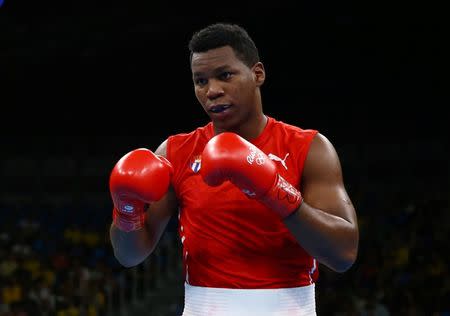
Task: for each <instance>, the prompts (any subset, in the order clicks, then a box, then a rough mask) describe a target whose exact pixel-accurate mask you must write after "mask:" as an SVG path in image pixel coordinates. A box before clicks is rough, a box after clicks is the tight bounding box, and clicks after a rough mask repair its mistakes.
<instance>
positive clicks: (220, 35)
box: [189, 23, 259, 68]
mask: <svg viewBox="0 0 450 316" xmlns="http://www.w3.org/2000/svg"><path fill="white" fill-rule="evenodd" d="M224 46H230V47H231V48H232V49H233V51H234V53H235V55H236V57H237V58H239V59H240V60H241V61H242V62H243V63H244V64H246V65H247V66H248V67H249V68H251V67H252V66H253V65H254V64H256V63H257V62H259V53H258V49H257V48H256V45H255V43H254V42H253V40H252V39H251V37H250V36H249V35H248V33H247V31H246V30H245V29H243V28H242V27H241V26H239V25H236V24H227V23H216V24H212V25H209V26H207V27H205V28H204V29H202V30H200V31H198V32H197V33H195V34H194V35H193V36H192V38H191V41H190V42H189V50H190V52H191V54H190V58H191V60H192V55H193V54H194V53H203V52H206V51H208V50H210V49H214V48H219V47H224Z"/></svg>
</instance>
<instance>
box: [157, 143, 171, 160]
mask: <svg viewBox="0 0 450 316" xmlns="http://www.w3.org/2000/svg"><path fill="white" fill-rule="evenodd" d="M167 141H168V139H166V140H164V141H163V142H162V143H161V144H160V145H159V146H158V148H156V150H155V154H156V155H159V156H163V157H164V158H167Z"/></svg>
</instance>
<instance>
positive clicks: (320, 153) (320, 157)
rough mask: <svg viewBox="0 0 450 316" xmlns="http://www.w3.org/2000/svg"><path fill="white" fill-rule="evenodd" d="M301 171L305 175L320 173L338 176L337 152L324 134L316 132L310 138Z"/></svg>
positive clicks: (339, 167) (339, 170) (339, 169)
mask: <svg viewBox="0 0 450 316" xmlns="http://www.w3.org/2000/svg"><path fill="white" fill-rule="evenodd" d="M303 173H304V176H306V177H309V176H311V175H314V176H315V177H317V176H318V175H321V174H322V175H326V174H328V175H335V176H340V173H341V165H340V161H339V157H338V154H337V152H336V149H335V147H334V145H333V144H332V143H331V141H330V140H329V139H328V138H327V137H326V136H325V135H323V134H321V133H317V134H316V136H315V137H314V139H313V140H312V142H311V146H310V149H309V152H308V156H307V158H306V162H305V168H304V170H303ZM330 173H331V174H330Z"/></svg>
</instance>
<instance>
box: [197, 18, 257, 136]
mask: <svg viewBox="0 0 450 316" xmlns="http://www.w3.org/2000/svg"><path fill="white" fill-rule="evenodd" d="M189 49H190V51H191V54H190V59H191V70H192V79H193V82H194V90H195V95H196V97H197V100H198V101H199V102H200V104H201V105H202V107H203V109H204V110H205V112H206V113H207V114H208V116H209V117H210V118H211V120H212V121H213V123H214V127H215V129H216V132H220V131H233V132H236V133H239V134H241V136H244V137H245V136H247V137H251V136H252V135H257V134H258V133H259V132H260V129H261V126H262V125H263V124H264V122H265V117H264V115H263V113H262V102H261V93H260V86H261V85H262V84H263V83H264V80H265V70H264V66H263V64H262V63H261V62H260V61H259V54H258V50H257V49H256V46H255V44H254V42H253V40H252V39H251V38H250V36H249V35H248V34H247V32H246V31H245V30H244V29H243V28H242V27H240V26H238V25H234V24H224V23H218V24H213V25H210V26H207V27H206V28H204V29H202V30H200V31H198V32H197V33H195V34H194V35H193V37H192V39H191V41H190V43H189Z"/></svg>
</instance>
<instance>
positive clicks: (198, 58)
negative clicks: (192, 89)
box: [191, 46, 243, 72]
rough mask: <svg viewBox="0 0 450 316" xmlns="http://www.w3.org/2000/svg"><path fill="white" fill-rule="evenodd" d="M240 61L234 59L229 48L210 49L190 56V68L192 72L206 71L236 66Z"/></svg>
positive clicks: (234, 55)
mask: <svg viewBox="0 0 450 316" xmlns="http://www.w3.org/2000/svg"><path fill="white" fill-rule="evenodd" d="M237 64H242V65H243V63H242V61H241V60H240V59H239V58H237V57H236V54H235V53H234V51H233V49H232V48H231V47H230V46H224V47H220V48H214V49H210V50H208V51H206V52H201V53H194V54H192V60H191V68H192V71H193V72H201V71H206V70H208V69H214V68H218V67H226V66H236V65H237Z"/></svg>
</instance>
